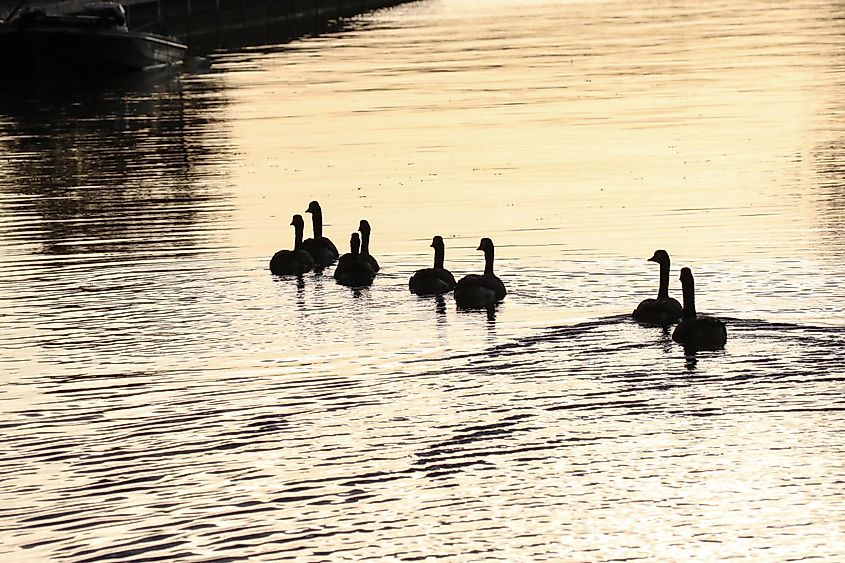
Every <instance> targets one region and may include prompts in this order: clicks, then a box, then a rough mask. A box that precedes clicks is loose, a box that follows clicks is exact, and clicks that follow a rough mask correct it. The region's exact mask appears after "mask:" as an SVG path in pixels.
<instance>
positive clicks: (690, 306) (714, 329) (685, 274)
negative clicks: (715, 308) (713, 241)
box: [672, 268, 728, 350]
mask: <svg viewBox="0 0 845 563" xmlns="http://www.w3.org/2000/svg"><path fill="white" fill-rule="evenodd" d="M681 286H682V287H683V292H684V318H683V319H682V320H681V322H680V323H679V324H678V326H676V327H675V330H674V332H672V340H674V341H675V342H677V343H678V344H683V346H684V348H686V349H691V350H721V349H722V348H724V347H725V343H726V342H727V340H728V331H727V329H726V328H725V323H723V322H722V321H720V320H719V319H715V318H712V317H699V316H698V315H697V314H696V311H695V282H694V280H693V277H692V271H690V269H689V268H682V269H681Z"/></svg>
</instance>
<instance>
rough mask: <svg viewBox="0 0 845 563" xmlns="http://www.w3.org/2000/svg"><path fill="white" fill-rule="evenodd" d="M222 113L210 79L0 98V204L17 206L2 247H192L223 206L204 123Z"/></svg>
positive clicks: (68, 86)
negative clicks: (3, 160) (20, 243)
mask: <svg viewBox="0 0 845 563" xmlns="http://www.w3.org/2000/svg"><path fill="white" fill-rule="evenodd" d="M185 88H190V89H191V90H192V92H191V95H188V96H186V95H185V92H184V89H185ZM225 104H226V100H225V98H224V97H223V96H222V94H221V90H220V87H219V85H215V80H214V79H213V77H211V78H210V79H204V80H202V81H190V80H186V79H184V78H183V77H180V76H178V75H176V74H172V73H166V72H162V73H143V74H140V75H127V76H119V77H98V78H92V77H85V78H84V79H83V78H81V77H79V78H77V79H76V80H68V81H67V82H65V83H62V84H59V83H57V82H55V81H51V80H49V79H45V80H36V79H34V80H31V81H20V82H17V83H14V84H9V85H8V86H6V87H4V89H3V91H2V92H0V150H2V151H3V153H4V154H6V155H9V157H8V158H7V165H6V166H5V167H3V168H2V169H0V193H2V195H3V197H4V198H5V199H6V200H7V201H11V202H13V204H14V205H15V206H16V207H17V219H16V220H15V221H13V222H10V223H8V224H7V225H6V226H5V228H4V230H5V231H6V233H5V235H6V238H7V240H9V239H15V238H20V239H22V240H23V239H27V240H31V239H32V238H33V237H32V233H33V232H37V233H39V236H37V239H39V240H40V242H41V244H42V252H43V253H46V254H80V253H92V252H99V253H102V252H110V253H113V252H135V253H144V254H150V253H151V252H152V251H166V252H173V251H185V250H186V249H190V248H196V247H199V246H202V245H203V235H202V231H203V226H204V225H207V224H209V222H214V221H215V220H216V218H218V217H219V216H220V212H221V211H223V210H225V209H226V208H227V206H228V204H227V203H226V200H227V197H228V196H227V194H226V193H225V191H224V190H223V189H221V188H220V186H221V182H220V181H219V180H221V179H222V177H224V176H225V175H226V173H225V172H223V171H222V170H223V168H221V164H224V163H222V162H221V160H225V157H224V156H223V155H224V154H226V151H225V147H226V143H227V141H226V138H225V135H221V134H220V133H221V127H220V125H219V124H216V123H215V121H216V117H215V116H217V115H218V112H217V111H215V110H217V109H218V108H220V107H222V106H224V105H225Z"/></svg>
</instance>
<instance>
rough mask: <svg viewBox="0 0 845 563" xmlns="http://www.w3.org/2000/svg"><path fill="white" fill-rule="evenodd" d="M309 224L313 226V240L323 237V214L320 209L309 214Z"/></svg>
mask: <svg viewBox="0 0 845 563" xmlns="http://www.w3.org/2000/svg"><path fill="white" fill-rule="evenodd" d="M311 224H312V225H313V226H314V238H315V239H318V238H322V237H323V212H322V211H321V210H320V209H315V210H314V211H312V212H311Z"/></svg>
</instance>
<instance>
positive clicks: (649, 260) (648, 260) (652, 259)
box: [646, 256, 657, 262]
mask: <svg viewBox="0 0 845 563" xmlns="http://www.w3.org/2000/svg"><path fill="white" fill-rule="evenodd" d="M646 261H647V262H657V260H655V259H654V256H652V257H651V258H648V259H647V260H646Z"/></svg>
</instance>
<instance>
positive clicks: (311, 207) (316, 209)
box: [305, 201, 322, 213]
mask: <svg viewBox="0 0 845 563" xmlns="http://www.w3.org/2000/svg"><path fill="white" fill-rule="evenodd" d="M305 212H306V213H321V212H322V209H320V204H319V203H317V202H316V201H312V202H311V203H309V204H308V209H306V210H305Z"/></svg>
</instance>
